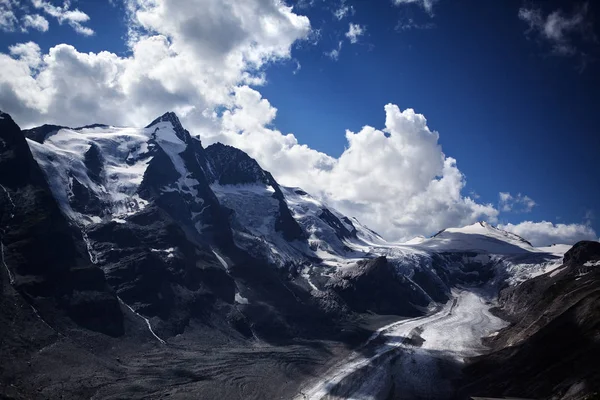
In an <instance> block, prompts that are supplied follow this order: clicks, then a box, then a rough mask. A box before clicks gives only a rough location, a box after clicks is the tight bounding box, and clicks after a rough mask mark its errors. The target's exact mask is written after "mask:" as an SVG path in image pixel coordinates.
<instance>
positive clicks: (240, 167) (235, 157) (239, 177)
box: [206, 143, 271, 185]
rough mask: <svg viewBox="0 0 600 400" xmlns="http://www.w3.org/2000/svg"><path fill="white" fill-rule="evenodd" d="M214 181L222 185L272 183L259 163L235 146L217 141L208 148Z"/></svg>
mask: <svg viewBox="0 0 600 400" xmlns="http://www.w3.org/2000/svg"><path fill="white" fill-rule="evenodd" d="M206 155H207V157H208V160H209V165H210V171H211V173H212V181H213V182H216V183H219V184H221V185H244V184H263V185H269V184H271V182H270V179H269V178H268V176H267V173H266V172H265V171H263V169H262V168H261V167H260V166H259V165H258V163H257V162H256V161H255V160H254V159H253V158H251V157H250V156H248V154H246V153H244V152H243V151H241V150H238V149H236V148H235V147H231V146H227V145H224V144H221V143H215V144H212V145H210V146H208V147H207V148H206Z"/></svg>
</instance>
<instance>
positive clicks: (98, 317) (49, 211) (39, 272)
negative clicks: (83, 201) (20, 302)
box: [0, 113, 123, 336]
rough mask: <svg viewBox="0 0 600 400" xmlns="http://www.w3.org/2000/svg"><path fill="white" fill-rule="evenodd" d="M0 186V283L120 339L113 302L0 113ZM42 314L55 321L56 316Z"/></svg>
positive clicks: (13, 127)
mask: <svg viewBox="0 0 600 400" xmlns="http://www.w3.org/2000/svg"><path fill="white" fill-rule="evenodd" d="M0 184H1V185H2V188H1V190H0V198H1V203H0V204H1V206H0V210H1V212H2V214H1V222H0V225H1V228H2V238H1V240H2V247H3V253H2V258H3V264H4V267H5V268H3V271H2V276H3V278H4V279H9V280H11V281H12V283H13V286H14V288H15V289H17V290H18V291H19V292H20V293H22V294H23V295H24V296H25V297H26V299H28V301H30V302H31V303H32V304H33V305H34V306H36V307H40V308H41V309H47V306H46V305H49V304H54V305H55V306H56V307H58V309H59V310H63V311H64V312H65V313H66V314H67V315H69V316H70V317H71V318H72V319H73V320H74V321H75V322H77V323H78V324H80V325H82V326H84V327H87V328H89V329H93V330H97V331H100V332H104V333H107V334H110V335H115V336H116V335H120V334H122V332H123V316H122V314H121V311H120V307H119V303H118V301H117V298H116V296H115V295H114V293H113V292H112V291H111V290H110V289H109V287H108V286H107V285H106V281H105V279H104V275H103V273H102V271H101V270H99V269H98V268H96V267H95V266H94V265H92V264H91V263H90V261H89V260H88V259H87V255H86V254H85V252H84V250H83V249H84V247H83V242H82V240H81V236H79V234H78V232H77V231H76V230H73V229H72V228H71V227H70V226H69V224H68V222H67V221H66V219H65V217H64V215H63V214H62V213H61V212H60V209H59V207H58V205H57V204H56V201H55V199H54V198H53V196H52V193H51V192H50V190H49V188H48V184H47V183H46V180H45V179H44V175H43V174H42V171H41V170H40V168H39V166H38V165H37V164H36V162H35V161H34V159H33V157H32V155H31V152H30V150H29V146H28V145H27V143H26V141H25V138H24V137H23V134H22V133H21V130H20V129H19V127H18V126H17V125H16V124H15V123H14V122H13V121H12V119H11V118H10V116H8V115H7V114H2V113H0ZM42 314H43V315H42V316H43V317H44V318H47V319H48V320H49V321H55V322H56V323H59V321H60V314H54V313H44V312H42Z"/></svg>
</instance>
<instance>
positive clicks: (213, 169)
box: [205, 143, 306, 241]
mask: <svg viewBox="0 0 600 400" xmlns="http://www.w3.org/2000/svg"><path fill="white" fill-rule="evenodd" d="M206 160H207V163H208V165H207V168H206V169H205V170H207V171H210V172H209V176H210V177H211V182H212V183H213V184H217V185H219V186H229V185H233V186H244V185H247V186H257V187H260V188H264V189H265V190H263V193H262V194H261V195H262V196H270V197H272V198H273V199H274V203H275V202H276V206H275V210H274V214H275V215H273V217H274V218H275V220H274V228H275V231H277V232H281V234H282V235H283V237H284V238H285V239H286V240H287V241H294V240H302V239H304V238H305V237H306V235H305V233H304V231H303V230H302V228H301V227H300V225H298V223H297V222H296V220H295V219H294V217H293V216H292V214H291V212H290V210H289V208H288V207H287V204H286V202H285V198H284V195H283V193H282V191H281V188H280V187H279V184H278V183H277V182H276V181H275V179H274V178H273V176H272V175H271V174H270V173H269V172H267V171H264V170H263V169H262V168H261V167H260V166H259V165H258V163H257V162H256V160H254V159H253V158H251V157H250V156H248V155H247V154H246V153H244V152H243V151H241V150H238V149H236V148H235V147H231V146H227V145H223V144H221V143H215V144H212V145H210V146H208V147H207V148H206ZM213 188H214V189H215V190H217V193H218V194H219V195H220V196H221V200H222V201H223V202H224V203H225V204H226V205H227V204H229V207H231V208H232V209H233V210H234V211H235V210H236V209H237V211H238V212H243V211H244V210H243V209H240V208H239V207H237V204H235V203H233V202H232V201H229V200H231V197H232V195H233V193H232V191H228V190H219V188H215V187H214V186H213ZM228 195H229V196H228ZM255 198H256V196H255ZM234 204H235V205H234Z"/></svg>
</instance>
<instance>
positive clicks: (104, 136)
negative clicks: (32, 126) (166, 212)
mask: <svg viewBox="0 0 600 400" xmlns="http://www.w3.org/2000/svg"><path fill="white" fill-rule="evenodd" d="M150 138H151V131H150V130H148V129H135V128H116V127H103V128H83V129H78V130H74V129H68V128H63V129H60V130H58V131H57V132H56V134H54V135H52V136H50V137H48V138H47V139H46V140H45V141H44V142H43V143H42V144H40V143H38V142H36V141H33V140H31V139H28V144H29V147H30V148H31V150H32V153H33V156H34V157H35V159H36V161H37V162H38V164H40V166H41V167H42V169H43V170H44V172H45V173H46V177H47V178H48V181H49V183H50V187H51V189H52V192H53V194H54V196H55V198H56V199H57V200H58V202H59V204H60V206H61V208H62V210H63V212H65V214H67V215H68V216H69V217H70V218H72V219H74V220H75V221H77V222H80V223H82V224H88V223H90V222H100V221H101V220H106V219H112V218H122V217H124V216H127V215H130V214H131V213H135V212H137V211H139V210H141V209H143V208H144V206H145V205H146V204H147V202H146V201H144V200H143V199H141V198H140V197H139V195H138V193H137V191H138V188H139V186H140V184H141V183H142V180H143V178H144V173H145V172H146V168H147V167H148V163H149V161H150V160H151V158H152V155H151V151H150V150H151V148H152V146H153V144H151V143H150ZM78 194H79V195H80V197H83V196H85V197H86V200H87V201H86V202H85V204H81V203H82V202H81V199H77V198H76V197H77V195H78ZM79 205H81V207H79Z"/></svg>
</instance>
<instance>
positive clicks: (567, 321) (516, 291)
mask: <svg viewBox="0 0 600 400" xmlns="http://www.w3.org/2000/svg"><path fill="white" fill-rule="evenodd" d="M599 266H600V243H598V242H579V243H577V244H576V245H575V246H573V248H572V249H570V250H569V251H567V253H566V254H565V256H564V259H563V263H562V265H561V266H560V267H559V268H558V269H555V270H554V271H552V272H550V273H547V274H543V275H540V276H538V277H535V278H533V279H530V280H528V281H526V282H524V283H523V284H521V285H518V286H516V287H510V288H506V289H504V290H503V291H502V292H501V294H500V308H499V312H500V313H501V315H502V316H503V317H504V318H505V319H506V320H508V321H510V322H511V325H509V326H508V327H507V328H505V329H503V330H501V331H500V332H499V334H498V335H496V336H494V337H493V338H491V339H490V340H489V345H490V346H491V347H492V348H493V349H495V351H494V352H492V353H490V354H487V355H484V356H480V357H477V358H476V359H474V360H473V362H472V364H471V365H470V366H469V367H468V368H467V369H466V382H467V385H466V391H468V392H470V393H478V394H482V393H484V394H485V395H487V396H491V395H493V396H516V395H517V394H518V395H519V396H527V397H531V398H550V397H553V396H554V397H553V398H585V396H586V395H587V394H589V393H598V392H600V371H599V370H598V368H597V365H598V359H599V358H600V336H599V332H600V308H599V307H598V304H600V303H599V302H600V268H598V267H599Z"/></svg>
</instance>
